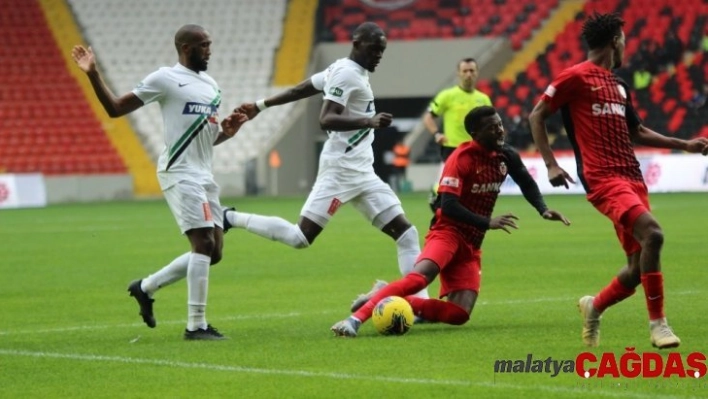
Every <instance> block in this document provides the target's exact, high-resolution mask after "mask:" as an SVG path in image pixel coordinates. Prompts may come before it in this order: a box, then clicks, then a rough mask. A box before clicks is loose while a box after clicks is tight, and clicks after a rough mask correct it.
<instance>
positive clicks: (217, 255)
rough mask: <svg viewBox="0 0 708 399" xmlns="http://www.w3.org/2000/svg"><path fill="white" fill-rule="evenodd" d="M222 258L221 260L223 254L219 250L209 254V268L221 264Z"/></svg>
mask: <svg viewBox="0 0 708 399" xmlns="http://www.w3.org/2000/svg"><path fill="white" fill-rule="evenodd" d="M222 258H223V254H222V252H221V250H214V251H213V252H212V253H211V263H210V265H211V266H214V265H215V264H217V263H219V262H221V259H222Z"/></svg>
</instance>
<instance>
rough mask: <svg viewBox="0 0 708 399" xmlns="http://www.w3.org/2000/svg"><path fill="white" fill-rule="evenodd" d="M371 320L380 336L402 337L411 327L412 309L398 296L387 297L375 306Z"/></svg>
mask: <svg viewBox="0 0 708 399" xmlns="http://www.w3.org/2000/svg"><path fill="white" fill-rule="evenodd" d="M371 319H372V322H373V323H374V327H376V331H378V332H379V333H380V334H383V335H403V334H405V333H407V332H408V330H409V329H410V328H411V326H412V325H413V319H414V315H413V308H412V307H411V305H410V304H409V303H408V302H407V301H406V300H405V299H403V298H401V297H400V296H389V297H386V298H384V299H382V300H380V301H379V303H377V304H376V306H375V307H374V311H373V312H372V314H371Z"/></svg>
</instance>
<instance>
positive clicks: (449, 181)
mask: <svg viewBox="0 0 708 399" xmlns="http://www.w3.org/2000/svg"><path fill="white" fill-rule="evenodd" d="M459 154H461V152H460V151H454V152H453V153H452V155H450V157H449V158H448V159H447V161H445V167H444V168H443V172H442V176H441V177H440V182H439V184H438V193H449V194H454V195H456V196H458V197H459V196H461V195H462V182H463V177H464V176H465V175H466V173H465V171H464V168H463V167H462V164H461V163H460V157H459Z"/></svg>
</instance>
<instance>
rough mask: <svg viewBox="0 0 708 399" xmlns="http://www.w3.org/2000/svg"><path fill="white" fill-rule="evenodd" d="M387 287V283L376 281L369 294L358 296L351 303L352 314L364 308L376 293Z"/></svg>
mask: <svg viewBox="0 0 708 399" xmlns="http://www.w3.org/2000/svg"><path fill="white" fill-rule="evenodd" d="M387 285H388V283H387V282H385V281H383V280H376V281H375V282H374V286H373V287H371V290H370V291H369V292H367V293H366V294H359V296H358V297H356V299H354V300H353V301H352V307H351V308H350V310H351V311H352V313H354V312H356V311H357V310H359V308H361V307H362V306H364V304H365V303H366V302H368V301H369V299H371V298H372V297H373V296H374V295H376V293H377V292H379V291H381V289H382V288H383V287H385V286H387Z"/></svg>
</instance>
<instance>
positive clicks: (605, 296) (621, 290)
mask: <svg viewBox="0 0 708 399" xmlns="http://www.w3.org/2000/svg"><path fill="white" fill-rule="evenodd" d="M633 294H634V288H627V287H625V286H624V285H622V283H620V281H619V279H618V278H617V277H615V278H613V279H612V281H611V282H610V284H608V285H607V286H606V287H605V288H603V289H602V291H600V293H599V294H597V296H595V300H593V302H592V306H593V307H595V309H597V311H598V312H600V313H602V312H604V311H605V309H607V308H609V307H610V306H612V305H614V304H616V303H618V302H621V301H623V300H625V299H627V298H629V297H630V296H632V295H633Z"/></svg>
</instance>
